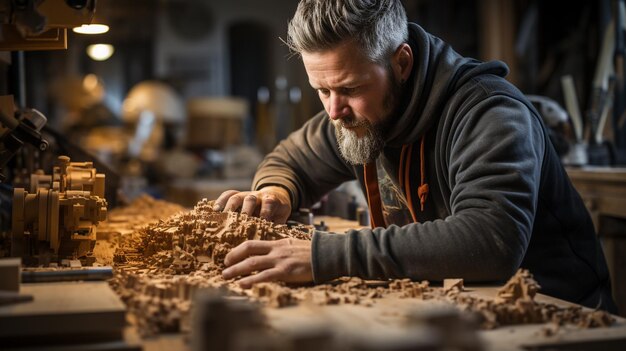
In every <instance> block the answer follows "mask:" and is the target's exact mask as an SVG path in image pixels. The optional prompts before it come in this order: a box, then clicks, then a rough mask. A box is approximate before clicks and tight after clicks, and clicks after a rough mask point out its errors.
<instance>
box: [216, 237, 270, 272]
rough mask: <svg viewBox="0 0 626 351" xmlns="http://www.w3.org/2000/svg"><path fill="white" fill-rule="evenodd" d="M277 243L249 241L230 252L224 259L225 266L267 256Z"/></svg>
mask: <svg viewBox="0 0 626 351" xmlns="http://www.w3.org/2000/svg"><path fill="white" fill-rule="evenodd" d="M276 243H277V242H276V241H263V240H248V241H245V242H243V243H242V244H241V245H239V246H237V247H236V248H234V249H232V250H230V252H229V253H228V254H227V255H226V257H225V258H224V264H225V265H226V266H227V267H228V266H232V265H234V264H237V263H238V262H241V261H243V260H245V259H246V258H248V257H250V256H255V255H266V254H268V253H269V252H270V251H271V250H272V246H273V245H276Z"/></svg>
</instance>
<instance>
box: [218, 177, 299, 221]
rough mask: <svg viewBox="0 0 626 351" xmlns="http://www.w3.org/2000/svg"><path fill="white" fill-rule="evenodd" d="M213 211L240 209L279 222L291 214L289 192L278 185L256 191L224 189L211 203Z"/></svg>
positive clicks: (285, 219)
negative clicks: (213, 202) (212, 203)
mask: <svg viewBox="0 0 626 351" xmlns="http://www.w3.org/2000/svg"><path fill="white" fill-rule="evenodd" d="M213 209H214V210H215V211H241V213H245V214H248V215H252V216H257V217H261V218H264V219H267V220H269V221H272V222H276V223H279V224H282V223H285V222H287V218H289V215H290V214H291V198H290V197H289V192H288V191H287V190H286V189H284V188H281V187H279V186H267V187H265V188H262V189H261V190H257V191H237V190H226V191H225V192H223V193H222V195H220V196H219V197H218V198H217V200H215V204H214V205H213Z"/></svg>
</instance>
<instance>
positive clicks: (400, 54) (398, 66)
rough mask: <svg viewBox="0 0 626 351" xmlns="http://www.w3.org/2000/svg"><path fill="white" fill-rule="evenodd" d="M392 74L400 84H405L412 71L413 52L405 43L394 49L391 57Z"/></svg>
mask: <svg viewBox="0 0 626 351" xmlns="http://www.w3.org/2000/svg"><path fill="white" fill-rule="evenodd" d="M391 60H392V68H393V73H394V74H395V76H396V78H397V79H398V80H399V81H400V82H406V81H407V79H409V76H410V75H411V69H413V50H411V46H409V44H407V43H403V44H401V45H400V46H398V48H397V49H396V52H394V54H393V57H392V59H391Z"/></svg>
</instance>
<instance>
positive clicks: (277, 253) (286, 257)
mask: <svg viewBox="0 0 626 351" xmlns="http://www.w3.org/2000/svg"><path fill="white" fill-rule="evenodd" d="M224 264H225V265H226V267H228V268H226V269H224V271H222V276H223V277H224V279H231V278H235V277H244V278H242V279H240V280H239V281H238V283H239V285H241V287H243V288H249V287H251V286H252V285H253V284H255V283H260V282H269V281H283V282H286V283H308V282H311V281H312V280H313V270H312V267H311V241H308V240H299V239H290V238H287V239H281V240H276V241H266V240H248V241H245V242H244V243H242V244H241V245H239V246H237V247H236V248H234V249H232V251H231V252H229V253H228V255H226V258H225V259H224ZM253 273H254V274H253Z"/></svg>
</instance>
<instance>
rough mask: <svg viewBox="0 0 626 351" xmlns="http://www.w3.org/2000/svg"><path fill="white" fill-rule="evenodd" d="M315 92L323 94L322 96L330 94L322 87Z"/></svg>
mask: <svg viewBox="0 0 626 351" xmlns="http://www.w3.org/2000/svg"><path fill="white" fill-rule="evenodd" d="M317 92H318V94H320V95H324V96H328V94H330V91H329V90H328V89H323V88H320V89H317Z"/></svg>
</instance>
